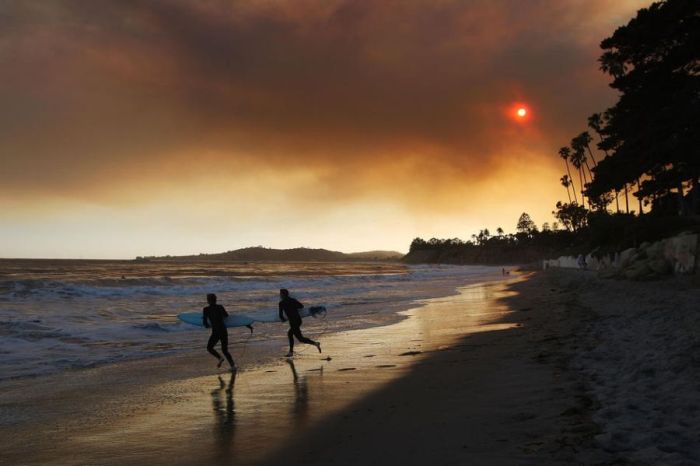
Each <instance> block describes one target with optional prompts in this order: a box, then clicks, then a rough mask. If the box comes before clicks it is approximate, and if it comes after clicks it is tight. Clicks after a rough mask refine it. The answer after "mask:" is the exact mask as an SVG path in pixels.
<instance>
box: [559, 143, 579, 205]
mask: <svg viewBox="0 0 700 466" xmlns="http://www.w3.org/2000/svg"><path fill="white" fill-rule="evenodd" d="M559 157H561V158H562V159H564V164H566V173H567V174H568V175H569V180H570V181H571V191H573V193H574V202H575V203H576V204H578V199H577V198H576V187H575V186H574V183H573V180H572V179H571V170H570V169H569V158H570V157H571V149H569V148H568V147H566V146H565V147H562V148H561V149H559ZM567 192H568V190H567ZM569 202H571V201H569Z"/></svg>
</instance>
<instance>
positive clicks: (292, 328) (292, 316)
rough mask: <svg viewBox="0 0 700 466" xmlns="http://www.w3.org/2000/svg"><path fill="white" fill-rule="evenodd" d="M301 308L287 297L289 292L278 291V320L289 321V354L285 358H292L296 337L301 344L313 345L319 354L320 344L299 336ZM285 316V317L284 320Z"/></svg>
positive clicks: (297, 302)
mask: <svg viewBox="0 0 700 466" xmlns="http://www.w3.org/2000/svg"><path fill="white" fill-rule="evenodd" d="M303 308H304V305H303V304H301V303H300V302H299V301H297V300H296V299H294V298H292V297H291V296H289V290H286V289H284V288H282V289H281V290H280V304H279V313H280V320H281V321H282V322H286V321H287V320H289V331H288V332H287V337H288V338H289V353H287V357H292V356H294V337H297V340H299V342H301V343H306V344H307V345H314V346H315V347H316V349H317V350H318V352H319V353H320V352H321V343H319V342H317V341H313V340H312V339H310V338H306V337H305V336H304V335H302V334H301V315H299V309H303ZM285 315H286V316H287V318H286V319H285Z"/></svg>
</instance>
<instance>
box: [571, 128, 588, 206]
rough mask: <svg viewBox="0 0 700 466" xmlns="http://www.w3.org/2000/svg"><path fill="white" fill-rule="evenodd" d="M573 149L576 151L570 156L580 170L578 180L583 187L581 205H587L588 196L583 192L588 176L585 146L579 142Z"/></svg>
mask: <svg viewBox="0 0 700 466" xmlns="http://www.w3.org/2000/svg"><path fill="white" fill-rule="evenodd" d="M574 139H575V138H574ZM571 142H572V143H573V142H574V141H573V140H572V141H571ZM572 149H574V152H573V153H572V154H571V157H570V158H571V164H572V165H573V166H574V167H575V168H576V169H577V170H578V182H579V187H580V188H581V205H582V206H583V207H586V196H585V194H584V192H583V184H584V178H585V177H586V174H585V172H584V171H583V166H584V165H583V162H584V159H585V158H586V153H585V152H584V151H583V148H582V147H580V146H579V145H578V142H577V143H576V147H572ZM589 204H590V203H589Z"/></svg>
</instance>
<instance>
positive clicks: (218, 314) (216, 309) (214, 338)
mask: <svg viewBox="0 0 700 466" xmlns="http://www.w3.org/2000/svg"><path fill="white" fill-rule="evenodd" d="M207 302H208V303H209V305H208V306H207V307H205V308H204V310H203V312H202V323H203V324H204V326H205V327H206V328H209V327H211V336H210V337H209V343H207V351H209V352H210V353H211V354H212V356H214V357H215V358H216V359H218V360H219V364H218V365H217V366H216V367H221V365H222V364H223V363H224V358H222V357H221V355H220V354H219V353H218V352H217V351H216V350H215V349H214V345H216V343H217V342H219V341H221V352H222V353H224V356H226V359H227V360H228V363H229V364H230V365H231V371H235V370H236V365H235V364H234V363H233V358H232V357H231V353H229V352H228V331H227V330H226V324H224V319H226V317H228V312H226V309H224V306H222V305H220V304H216V295H215V294H213V293H210V294H208V295H207ZM210 324H211V325H210Z"/></svg>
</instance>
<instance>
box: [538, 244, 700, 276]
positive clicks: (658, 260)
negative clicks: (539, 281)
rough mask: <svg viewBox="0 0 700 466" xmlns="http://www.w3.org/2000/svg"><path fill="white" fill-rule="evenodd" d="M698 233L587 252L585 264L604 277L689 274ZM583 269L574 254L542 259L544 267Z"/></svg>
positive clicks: (694, 264) (694, 266)
mask: <svg viewBox="0 0 700 466" xmlns="http://www.w3.org/2000/svg"><path fill="white" fill-rule="evenodd" d="M699 238H700V235H698V234H697V233H681V234H680V235H678V236H674V237H672V238H667V239H664V240H661V241H657V242H655V243H642V244H641V245H640V246H639V248H630V249H626V250H624V251H621V252H620V253H616V254H614V255H605V256H602V257H596V256H594V255H593V254H588V255H587V256H586V258H585V259H586V260H585V267H586V268H587V269H589V270H596V271H599V272H600V274H601V276H603V277H610V278H612V277H620V278H628V279H631V280H643V279H647V278H654V277H659V276H664V275H669V274H672V273H673V274H691V273H695V271H696V270H697V269H698V239H699ZM552 267H562V268H582V267H581V261H580V260H578V258H576V257H573V256H561V257H559V258H557V259H549V260H545V261H543V268H545V269H548V268H552Z"/></svg>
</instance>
